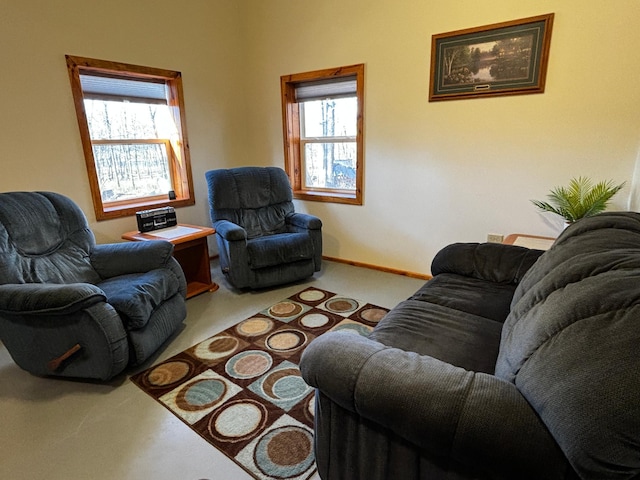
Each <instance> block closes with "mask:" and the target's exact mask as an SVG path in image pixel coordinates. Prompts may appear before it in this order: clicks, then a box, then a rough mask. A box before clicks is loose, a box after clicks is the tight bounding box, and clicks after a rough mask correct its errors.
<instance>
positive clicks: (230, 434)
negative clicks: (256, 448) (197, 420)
mask: <svg viewBox="0 0 640 480" xmlns="http://www.w3.org/2000/svg"><path fill="white" fill-rule="evenodd" d="M266 423H267V408H266V407H265V406H264V405H262V404H261V403H259V402H256V401H255V400H251V399H247V400H236V401H233V402H230V403H228V404H227V405H224V406H222V407H220V408H219V409H218V410H216V412H215V413H214V414H213V415H212V416H211V418H210V419H209V424H208V426H207V429H208V430H209V434H210V435H211V436H212V437H213V438H215V439H217V440H220V441H223V442H231V443H235V442H240V441H242V440H246V439H248V438H251V437H252V436H253V435H254V434H255V433H256V432H257V431H260V430H262V429H263V428H264V426H265V425H266Z"/></svg>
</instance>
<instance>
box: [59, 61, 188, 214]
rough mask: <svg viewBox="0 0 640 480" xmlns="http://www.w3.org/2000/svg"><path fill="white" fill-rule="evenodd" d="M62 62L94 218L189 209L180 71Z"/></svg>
mask: <svg viewBox="0 0 640 480" xmlns="http://www.w3.org/2000/svg"><path fill="white" fill-rule="evenodd" d="M66 59H67V69H68V70H69V78H70V80H71V90H72V93H73V99H74V103H75V108H76V114H77V117H78V125H79V127H80V137H81V139H82V147H83V150H84V156H85V161H86V165H87V172H88V175H89V185H90V186H91V195H92V198H93V206H94V209H95V213H96V219H97V220H106V219H109V218H116V217H124V216H130V215H134V214H135V212H136V211H139V210H143V209H147V208H154V207H158V206H165V205H171V206H173V207H182V206H186V205H193V204H194V203H195V197H194V194H193V180H192V176H191V164H190V159H189V143H188V141H187V130H186V121H185V113H184V100H183V97H182V77H181V74H180V72H176V71H172V70H163V69H158V68H149V67H141V66H137V65H128V64H124V63H117V62H110V61H105V60H95V59H92V58H83V57H74V56H71V55H67V56H66Z"/></svg>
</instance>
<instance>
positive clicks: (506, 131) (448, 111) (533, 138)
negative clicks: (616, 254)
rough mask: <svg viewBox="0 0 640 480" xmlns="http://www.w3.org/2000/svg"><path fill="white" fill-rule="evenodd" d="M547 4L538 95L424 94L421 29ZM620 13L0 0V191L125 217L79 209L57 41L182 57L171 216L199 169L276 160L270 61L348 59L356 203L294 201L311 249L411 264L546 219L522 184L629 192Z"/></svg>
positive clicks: (174, 61) (613, 8) (372, 1)
mask: <svg viewBox="0 0 640 480" xmlns="http://www.w3.org/2000/svg"><path fill="white" fill-rule="evenodd" d="M549 12H554V13H555V24H554V29H553V38H552V42H551V53H550V61H549V72H548V76H547V90H546V92H545V93H544V94H542V95H525V96H515V97H500V98H485V99H476V100H458V101H451V102H436V103H429V102H428V101H427V96H428V83H429V78H428V76H429V66H430V42H431V35H432V34H435V33H443V32H448V31H452V30H457V29H461V28H467V27H473V26H480V25H485V24H490V23H495V22H500V21H506V20H511V19H516V18H522V17H527V16H533V15H539V14H543V13H549ZM638 18H640V2H637V0H615V1H606V0H582V1H577V0H563V1H561V2H560V1H551V0H535V1H534V0H522V1H519V2H513V1H511V0H487V1H485V2H477V1H475V0H458V1H457V2H435V1H431V0H401V1H398V0H340V1H337V0H323V1H322V2H318V1H312V0H209V1H207V0H189V1H187V2H182V3H180V4H177V3H176V2H174V1H168V0H153V1H152V0H144V1H141V0H139V1H136V2H131V1H125V0H110V1H108V2H87V1H86V0H58V1H51V0H39V1H36V0H22V1H18V0H0V45H2V47H1V48H0V59H1V60H2V63H1V64H2V66H3V73H2V75H1V76H0V86H1V87H2V90H1V91H2V93H1V94H0V95H1V98H2V102H1V105H2V115H1V116H0V142H1V144H2V145H3V152H2V161H1V163H0V164H1V165H2V173H1V176H0V191H9V190H36V189H45V190H55V191H59V192H61V193H65V194H67V195H69V196H71V197H72V198H73V199H74V200H75V201H77V202H78V203H79V204H80V205H81V207H82V208H83V209H84V211H85V212H86V213H87V215H88V217H89V219H90V222H91V226H92V228H93V229H94V230H95V232H96V236H97V237H98V241H101V242H106V241H113V240H118V239H119V237H120V234H121V233H122V232H123V231H125V230H132V229H135V220H134V219H133V218H128V219H121V220H112V221H105V222H95V218H94V216H93V211H92V207H91V196H90V192H89V188H88V185H87V179H86V171H85V167H84V159H83V156H82V149H81V144H80V138H79V135H78V129H77V123H76V119H75V113H74V110H73V103H72V99H71V92H70V88H69V81H68V77H67V72H66V65H65V61H64V55H65V54H72V55H80V56H88V57H94V58H101V59H107V60H114V61H121V62H127V63H134V64H141V65H148V66H152V67H159V68H168V69H175V70H180V71H181V72H182V74H183V81H184V89H185V101H186V111H187V124H188V129H189V130H188V131H189V140H190V146H191V160H192V164H193V174H194V180H195V184H196V202H197V203H196V205H195V206H194V207H189V208H184V209H180V210H179V211H178V218H179V220H180V221H183V222H192V223H201V224H208V222H209V220H208V212H207V208H208V207H207V192H206V185H205V182H204V172H205V171H206V170H209V169H210V168H216V167H225V166H233V165H246V164H256V165H276V166H282V165H283V153H282V152H283V147H282V120H281V108H280V93H279V77H280V75H283V74H289V73H298V72H304V71H308V70H314V69H321V68H328V67H334V66H340V65H348V64H352V63H364V64H365V65H366V91H365V95H366V105H365V115H366V123H365V191H364V205H363V206H347V205H334V204H322V203H316V202H300V203H298V208H299V209H301V210H303V211H308V212H311V213H314V214H317V215H319V216H320V217H322V219H323V222H324V225H325V226H324V239H325V254H326V255H330V256H334V257H341V258H344V259H349V260H355V261H359V262H365V263H372V264H377V265H382V266H386V267H392V268H398V269H403V270H409V271H415V272H428V271H429V265H430V261H431V259H432V257H433V255H434V254H435V252H436V251H437V250H438V249H439V248H441V247H442V246H444V245H445V244H447V243H451V242H455V241H483V240H484V239H485V238H486V235H487V233H489V232H491V233H505V234H506V233H509V232H516V231H518V232H529V233H534V234H555V233H556V232H557V231H558V228H559V222H556V221H555V219H553V218H552V217H549V216H545V215H540V214H539V213H537V212H536V211H535V209H534V208H533V206H532V205H531V204H530V202H529V199H532V198H536V199H542V198H543V197H544V196H545V195H546V193H547V191H548V190H549V188H551V187H553V186H555V185H558V184H563V183H566V182H567V181H568V179H569V178H570V177H572V176H576V175H589V176H591V177H593V178H594V179H608V178H612V179H614V180H616V181H625V180H626V181H628V186H627V188H625V190H624V191H623V192H621V193H620V194H619V195H618V196H617V197H616V199H615V202H614V203H615V205H614V208H627V202H628V200H629V199H632V200H633V199H634V198H637V196H638V194H637V192H635V190H633V189H632V188H631V180H632V178H633V177H634V167H635V162H636V158H637V157H638V143H639V142H638V140H639V133H640V132H639V130H640V108H639V107H640V89H638V88H637V83H638V79H639V78H640V62H639V61H638V60H639V58H638V57H639V56H640V54H639V53H638V52H640V36H638V35H637V29H636V24H637V19H638ZM637 176H638V175H636V177H637ZM637 203H638V202H637V201H632V202H631V205H632V207H633V208H635V205H637ZM212 246H213V242H212Z"/></svg>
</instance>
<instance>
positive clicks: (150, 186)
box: [93, 143, 171, 202]
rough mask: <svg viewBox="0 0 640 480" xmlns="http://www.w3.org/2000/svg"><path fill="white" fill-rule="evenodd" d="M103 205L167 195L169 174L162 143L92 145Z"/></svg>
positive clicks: (166, 156) (169, 184)
mask: <svg viewBox="0 0 640 480" xmlns="http://www.w3.org/2000/svg"><path fill="white" fill-rule="evenodd" d="M93 155H94V158H95V162H96V173H97V175H98V183H99V185H100V194H101V196H102V201H103V202H115V201H121V200H129V199H132V198H140V197H150V196H153V195H166V194H167V192H168V191H169V190H171V173H170V169H169V159H168V155H167V145H166V144H165V143H138V144H113V143H109V144H94V145H93Z"/></svg>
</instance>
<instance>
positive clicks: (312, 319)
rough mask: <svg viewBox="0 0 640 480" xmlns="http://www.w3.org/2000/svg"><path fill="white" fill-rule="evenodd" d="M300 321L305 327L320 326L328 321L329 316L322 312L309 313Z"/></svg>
mask: <svg viewBox="0 0 640 480" xmlns="http://www.w3.org/2000/svg"><path fill="white" fill-rule="evenodd" d="M300 323H301V324H302V325H303V326H305V327H307V328H320V327H324V326H325V325H326V324H327V323H329V317H327V316H326V315H325V314H324V313H310V314H308V315H305V316H304V317H302V318H301V319H300Z"/></svg>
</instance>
